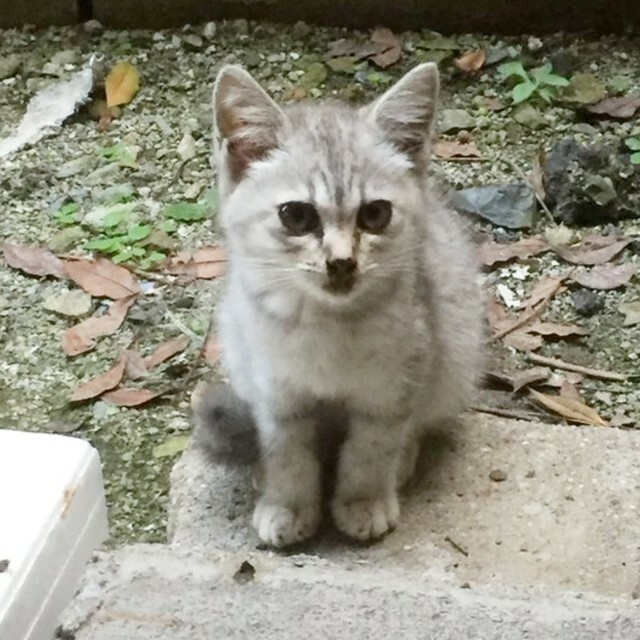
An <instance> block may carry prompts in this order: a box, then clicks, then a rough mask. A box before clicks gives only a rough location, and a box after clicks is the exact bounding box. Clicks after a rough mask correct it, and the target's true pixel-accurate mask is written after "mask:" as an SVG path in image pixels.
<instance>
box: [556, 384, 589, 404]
mask: <svg viewBox="0 0 640 640" xmlns="http://www.w3.org/2000/svg"><path fill="white" fill-rule="evenodd" d="M560 395H561V396H562V397H563V398H573V399H574V400H578V401H580V402H582V401H583V400H582V396H581V395H580V392H579V391H578V389H577V388H576V385H575V384H573V383H571V382H569V381H568V380H563V381H562V384H561V385H560Z"/></svg>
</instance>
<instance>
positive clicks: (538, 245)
mask: <svg viewBox="0 0 640 640" xmlns="http://www.w3.org/2000/svg"><path fill="white" fill-rule="evenodd" d="M548 249H549V245H548V244H547V241H546V240H545V239H544V238H542V237H540V236H533V237H532V238H523V239H522V240H518V241H517V242H511V243H509V244H501V243H498V242H492V241H489V242H485V243H484V244H482V245H481V246H480V259H481V260H482V263H483V264H484V265H485V266H487V267H492V266H493V265H494V264H496V263H499V262H508V261H509V260H513V259H514V258H519V259H521V260H524V259H525V258H530V257H531V256H535V255H537V254H539V253H542V252H543V251H547V250H548Z"/></svg>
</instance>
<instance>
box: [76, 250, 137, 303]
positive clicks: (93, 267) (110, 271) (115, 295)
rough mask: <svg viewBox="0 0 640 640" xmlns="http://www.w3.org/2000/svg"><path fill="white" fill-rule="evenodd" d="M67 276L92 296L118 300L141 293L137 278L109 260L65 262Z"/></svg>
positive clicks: (81, 259) (82, 259)
mask: <svg viewBox="0 0 640 640" xmlns="http://www.w3.org/2000/svg"><path fill="white" fill-rule="evenodd" d="M64 266H65V271H66V272H67V275H68V276H69V277H70V278H71V279H72V280H73V281H74V282H75V283H76V284H77V285H78V286H80V287H82V289H84V290H85V291H86V292H87V293H90V294H91V295H92V296H96V297H99V298H111V299H113V300H118V299H120V298H127V297H129V296H131V295H132V294H137V293H139V292H140V285H139V284H138V280H137V278H136V277H135V276H134V275H133V274H132V273H131V272H130V271H128V270H127V269H125V268H124V267H121V266H120V265H117V264H115V263H113V262H111V260H107V258H102V257H99V258H97V259H96V260H86V259H84V258H80V259H77V260H75V259H69V260H65V261H64Z"/></svg>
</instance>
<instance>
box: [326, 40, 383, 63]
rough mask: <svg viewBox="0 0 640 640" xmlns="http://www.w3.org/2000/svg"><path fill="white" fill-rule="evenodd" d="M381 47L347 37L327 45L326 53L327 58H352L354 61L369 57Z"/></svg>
mask: <svg viewBox="0 0 640 640" xmlns="http://www.w3.org/2000/svg"><path fill="white" fill-rule="evenodd" d="M381 51H382V47H381V46H380V45H378V44H374V43H373V42H358V41H356V40H350V39H347V38H341V39H340V40H336V41H334V42H332V43H331V44H330V45H329V51H328V52H327V55H328V56H329V58H353V60H354V62H357V61H358V60H364V59H365V58H370V57H371V56H374V55H375V54H376V53H380V52H381Z"/></svg>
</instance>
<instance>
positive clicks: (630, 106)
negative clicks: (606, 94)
mask: <svg viewBox="0 0 640 640" xmlns="http://www.w3.org/2000/svg"><path fill="white" fill-rule="evenodd" d="M638 109H640V98H638V97H635V96H622V97H619V98H605V99H604V100H601V101H600V102H598V103H596V104H593V105H590V106H589V107H587V111H588V112H589V113H593V114H596V115H604V116H610V117H611V118H618V119H620V120H628V119H629V118H633V116H634V115H635V113H636V111H638Z"/></svg>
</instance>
